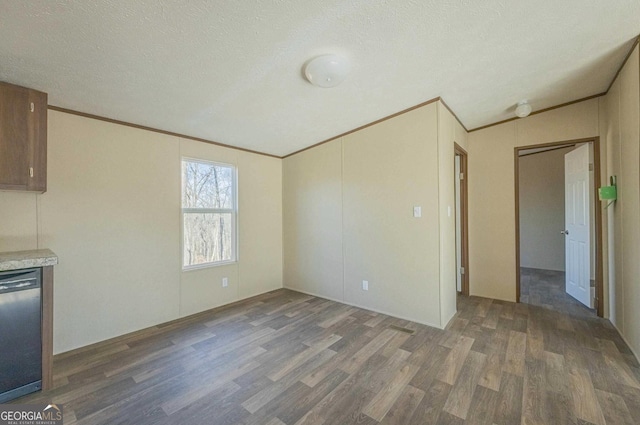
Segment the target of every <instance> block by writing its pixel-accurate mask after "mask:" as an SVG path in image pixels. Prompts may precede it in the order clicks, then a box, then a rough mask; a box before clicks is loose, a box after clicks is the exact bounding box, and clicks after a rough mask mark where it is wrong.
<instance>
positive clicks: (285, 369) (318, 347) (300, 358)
mask: <svg viewBox="0 0 640 425" xmlns="http://www.w3.org/2000/svg"><path fill="white" fill-rule="evenodd" d="M341 338H342V337H341V336H339V335H335V334H332V335H329V336H328V337H327V338H325V339H324V340H322V341H320V342H318V343H317V344H315V345H313V346H312V347H309V349H307V350H305V351H303V352H302V353H300V354H298V355H297V356H295V357H293V358H291V359H290V360H289V361H287V362H286V363H285V364H284V365H283V366H282V367H281V368H280V369H278V370H277V371H275V372H272V373H269V374H268V375H267V377H268V378H269V379H271V380H272V381H278V380H280V379H281V378H282V377H284V376H285V375H287V374H288V373H289V372H291V371H292V370H293V369H295V368H296V367H298V366H300V365H301V364H303V363H305V362H306V361H308V360H309V359H311V358H312V357H314V356H316V355H317V354H319V353H320V352H322V351H323V350H325V349H327V348H329V347H330V346H331V345H333V343H335V342H337V341H339V340H340V339H341ZM334 353H335V352H334Z"/></svg>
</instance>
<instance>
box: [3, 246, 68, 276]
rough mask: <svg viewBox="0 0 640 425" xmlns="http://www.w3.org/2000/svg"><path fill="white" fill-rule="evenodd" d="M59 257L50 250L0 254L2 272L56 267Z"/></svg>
mask: <svg viewBox="0 0 640 425" xmlns="http://www.w3.org/2000/svg"><path fill="white" fill-rule="evenodd" d="M56 264H58V256H57V255H56V254H54V253H53V251H51V250H50V249H34V250H30V251H14V252H0V271H8V270H19V269H29V268H32V267H46V266H55V265H56Z"/></svg>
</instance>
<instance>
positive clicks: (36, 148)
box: [0, 82, 47, 193]
mask: <svg viewBox="0 0 640 425" xmlns="http://www.w3.org/2000/svg"><path fill="white" fill-rule="evenodd" d="M0 190H24V191H31V192H40V193H42V192H46V190H47V94H46V93H42V92H39V91H36V90H31V89H28V88H25V87H20V86H15V85H12V84H7V83H2V82H0Z"/></svg>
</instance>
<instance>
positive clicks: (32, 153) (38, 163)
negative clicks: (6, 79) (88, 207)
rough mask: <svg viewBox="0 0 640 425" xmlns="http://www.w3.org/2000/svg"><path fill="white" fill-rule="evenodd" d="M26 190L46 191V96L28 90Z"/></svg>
mask: <svg viewBox="0 0 640 425" xmlns="http://www.w3.org/2000/svg"><path fill="white" fill-rule="evenodd" d="M29 111H30V112H29V116H28V123H27V126H28V129H29V130H28V131H29V132H28V143H29V155H28V158H29V166H28V169H29V180H28V183H27V190H32V191H36V192H45V191H46V190H47V94H46V93H42V92H39V91H35V90H29Z"/></svg>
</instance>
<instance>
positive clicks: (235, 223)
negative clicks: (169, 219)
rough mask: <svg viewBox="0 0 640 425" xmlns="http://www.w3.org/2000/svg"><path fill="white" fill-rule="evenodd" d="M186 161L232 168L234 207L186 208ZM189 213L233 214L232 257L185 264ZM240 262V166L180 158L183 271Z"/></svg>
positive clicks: (181, 253) (181, 259)
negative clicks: (184, 170)
mask: <svg viewBox="0 0 640 425" xmlns="http://www.w3.org/2000/svg"><path fill="white" fill-rule="evenodd" d="M184 162H196V163H199V164H205V165H213V166H219V167H227V168H231V170H232V172H231V178H232V182H231V184H232V188H231V193H232V194H233V208H232V209H228V208H184V207H183V206H182V201H183V199H184V172H183V168H182V167H183V163H184ZM189 213H205V214H206V213H213V214H216V213H218V214H229V213H230V214H231V226H232V229H231V253H232V255H231V259H230V260H224V261H211V262H208V263H201V264H193V265H185V264H184V215H185V214H189ZM237 262H238V167H236V166H235V165H233V164H227V163H224V162H217V161H209V160H206V159H201V158H191V157H187V156H183V157H182V158H181V160H180V263H181V264H182V270H183V271H189V270H197V269H205V268H209V267H219V266H225V265H228V264H234V263H237Z"/></svg>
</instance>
